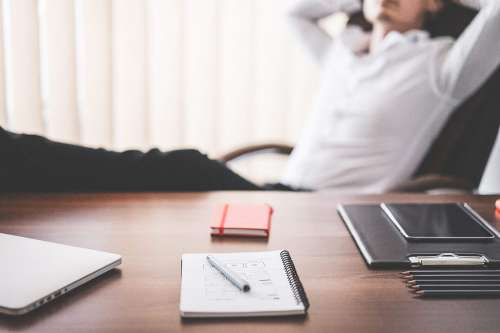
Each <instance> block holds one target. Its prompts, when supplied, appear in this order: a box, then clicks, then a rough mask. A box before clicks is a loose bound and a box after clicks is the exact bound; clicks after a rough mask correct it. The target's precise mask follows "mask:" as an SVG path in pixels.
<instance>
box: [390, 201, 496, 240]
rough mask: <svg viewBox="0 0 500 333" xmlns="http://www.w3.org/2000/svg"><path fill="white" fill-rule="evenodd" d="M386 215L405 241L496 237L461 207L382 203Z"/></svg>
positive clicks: (459, 205) (454, 205) (457, 205)
mask: <svg viewBox="0 0 500 333" xmlns="http://www.w3.org/2000/svg"><path fill="white" fill-rule="evenodd" d="M381 207H382V209H383V210H384V212H385V213H386V214H387V216H388V217H389V218H390V220H391V221H392V222H393V223H394V225H395V226H396V227H397V228H398V229H399V231H400V232H401V233H402V234H403V235H404V236H405V237H406V238H414V239H457V238H459V239H478V238H484V239H488V238H493V237H494V236H493V234H492V233H491V232H490V231H489V230H488V229H486V227H485V226H484V225H483V223H482V222H481V221H480V220H479V219H478V218H476V217H475V216H474V215H473V214H472V213H470V212H469V211H468V210H467V209H466V208H465V207H464V206H463V205H461V204H382V205H381Z"/></svg>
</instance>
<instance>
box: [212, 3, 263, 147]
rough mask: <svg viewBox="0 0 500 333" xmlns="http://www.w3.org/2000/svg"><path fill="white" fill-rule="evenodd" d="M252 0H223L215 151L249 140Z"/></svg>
mask: <svg viewBox="0 0 500 333" xmlns="http://www.w3.org/2000/svg"><path fill="white" fill-rule="evenodd" d="M254 1H255V0H239V1H234V0H222V1H220V4H221V12H220V18H221V24H220V27H219V28H220V30H219V31H218V34H219V36H220V41H221V42H220V46H221V50H220V54H219V56H220V64H221V68H220V84H219V87H220V93H219V94H220V96H222V99H221V104H220V113H219V124H220V130H219V142H220V144H219V145H218V150H219V151H218V153H221V152H224V151H229V150H230V149H233V148H235V147H238V146H242V145H246V144H249V143H250V142H251V141H252V139H253V138H252V136H251V134H252V118H253V114H254V110H253V107H252V99H253V96H254V87H253V81H254V60H253V47H252V46H253V42H254V40H253V37H254V24H253V23H254V19H255V18H254Z"/></svg>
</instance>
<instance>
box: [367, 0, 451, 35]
mask: <svg viewBox="0 0 500 333" xmlns="http://www.w3.org/2000/svg"><path fill="white" fill-rule="evenodd" d="M447 2H448V1H447V0H364V2H363V12H364V15H365V17H366V19H367V20H368V21H369V22H370V23H372V24H374V25H382V26H384V28H385V30H387V31H390V30H396V31H399V32H405V31H408V30H412V29H422V28H423V26H424V24H425V22H426V20H427V19H428V18H429V16H432V15H434V14H436V13H438V12H439V11H440V10H441V9H443V7H444V5H445V4H446V3H447Z"/></svg>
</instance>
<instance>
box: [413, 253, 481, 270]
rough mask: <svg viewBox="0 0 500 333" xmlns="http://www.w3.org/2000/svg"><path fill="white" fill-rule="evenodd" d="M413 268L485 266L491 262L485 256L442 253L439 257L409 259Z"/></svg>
mask: <svg viewBox="0 0 500 333" xmlns="http://www.w3.org/2000/svg"><path fill="white" fill-rule="evenodd" d="M408 260H409V261H410V264H411V266H412V267H421V266H484V265H486V264H488V262H489V260H488V258H486V257H485V256H484V255H480V254H475V255H457V254H454V253H441V254H438V255H417V256H411V257H408Z"/></svg>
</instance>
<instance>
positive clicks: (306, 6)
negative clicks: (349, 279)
mask: <svg viewBox="0 0 500 333" xmlns="http://www.w3.org/2000/svg"><path fill="white" fill-rule="evenodd" d="M464 2H467V4H468V5H474V4H476V5H477V8H478V9H479V8H481V10H480V12H479V14H478V15H477V17H476V18H475V19H474V21H473V22H472V23H471V25H470V26H469V27H468V28H467V30H466V31H465V32H464V33H463V34H462V36H461V37H460V38H459V39H458V40H456V41H455V40H454V39H452V38H451V37H450V38H448V37H445V38H430V37H429V35H428V33H427V32H425V31H421V30H414V31H409V32H407V33H404V34H401V33H398V32H391V33H389V34H388V35H387V36H386V37H385V39H384V40H383V41H382V43H381V44H380V45H379V46H378V47H377V49H375V50H371V52H370V53H366V52H365V51H366V50H367V49H368V46H369V39H370V35H369V34H367V33H365V32H363V31H362V30H361V29H359V28H358V27H349V28H347V29H346V30H345V31H344V32H343V33H342V34H341V35H340V37H338V38H335V39H334V40H332V38H331V37H330V36H329V35H328V34H327V33H326V32H325V31H324V30H323V29H322V28H320V26H319V25H318V20H319V19H321V18H323V17H326V16H329V15H331V14H332V13H334V12H338V11H345V12H348V13H351V12H354V11H357V10H359V9H360V4H359V2H358V1H357V0H300V1H298V2H297V3H296V4H295V5H294V6H293V8H292V10H291V12H290V19H291V21H292V23H293V25H294V27H295V28H296V30H297V32H298V34H299V36H300V37H301V39H302V41H303V43H304V44H305V45H306V46H307V48H308V50H309V51H310V52H311V54H312V55H313V57H314V58H315V59H316V60H317V61H318V63H319V64H320V65H321V67H322V69H321V71H322V78H321V84H320V91H319V95H318V97H317V101H316V106H315V109H314V110H313V112H312V114H311V117H310V119H309V122H308V125H307V126H306V128H305V130H304V132H303V134H302V136H301V138H300V139H299V141H298V144H297V145H296V147H295V149H294V151H293V153H292V155H291V157H290V159H289V162H288V165H287V168H286V172H285V174H284V176H283V178H282V179H281V182H282V183H283V184H286V185H290V186H293V187H298V188H308V189H313V190H325V189H332V190H336V191H340V192H358V193H378V192H383V191H385V190H387V189H389V188H391V187H392V186H395V185H396V184H398V183H400V182H401V181H404V180H407V179H409V178H410V177H411V176H412V175H413V173H414V172H415V171H416V168H417V167H418V165H419V164H420V163H421V161H422V159H423V157H424V156H425V154H426V152H427V150H428V149H429V147H430V146H431V144H432V142H433V140H434V139H435V138H436V136H437V135H438V134H439V132H440V130H441V129H442V127H443V126H444V124H445V123H446V121H447V119H448V117H449V116H450V114H451V112H452V111H453V110H454V109H455V108H456V107H457V106H458V105H459V104H461V103H462V102H463V101H464V100H465V99H466V98H468V97H469V96H470V95H472V94H473V93H474V92H475V91H476V90H477V89H478V88H479V87H480V86H481V85H482V84H483V83H484V82H485V80H486V79H487V78H488V77H489V76H490V75H491V74H492V73H493V72H494V70H495V69H496V68H497V67H498V66H499V64H500V1H499V0H490V1H487V0H485V1H482V2H479V1H474V0H468V1H464ZM499 93H500V91H499Z"/></svg>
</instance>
